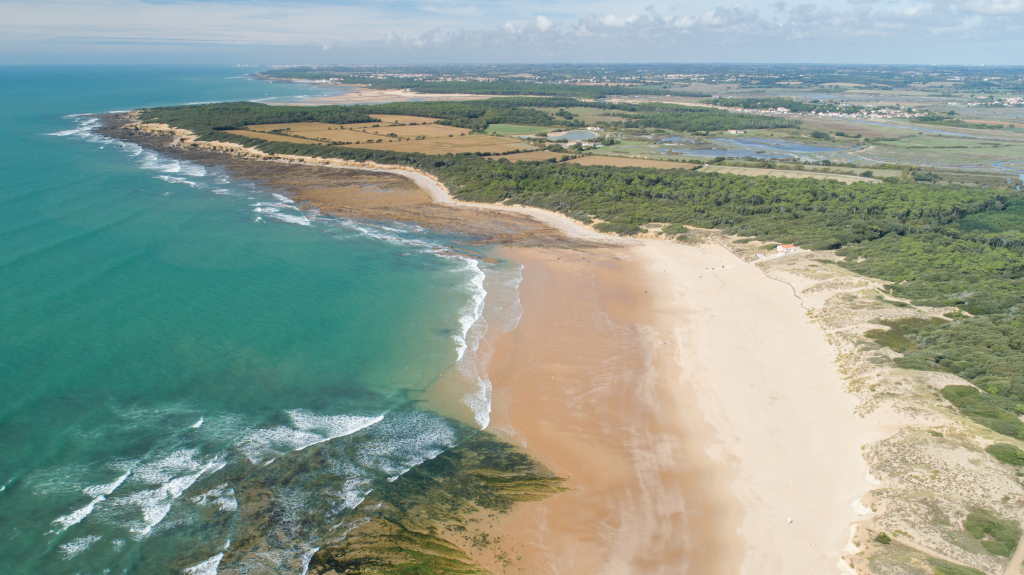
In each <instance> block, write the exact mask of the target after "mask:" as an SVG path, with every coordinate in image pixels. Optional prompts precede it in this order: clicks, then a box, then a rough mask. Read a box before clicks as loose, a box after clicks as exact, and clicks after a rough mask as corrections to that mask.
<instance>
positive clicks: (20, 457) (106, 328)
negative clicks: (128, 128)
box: [0, 67, 519, 574]
mask: <svg viewBox="0 0 1024 575" xmlns="http://www.w3.org/2000/svg"><path fill="white" fill-rule="evenodd" d="M324 90H325V88H323V87H313V86H308V85H301V84H270V83H265V82H261V81H258V80H253V79H250V78H248V77H246V76H245V75H244V74H240V73H239V71H238V70H234V69H180V68H131V67H124V68H5V69H0V99H2V105H0V114H2V120H0V167H2V168H0V174H2V178H3V179H2V182H0V398H2V402H0V438H2V439H0V442H2V443H0V445H2V450H0V571H2V572H3V573H10V574H19V573H33V574H50V573H55V574H56V573H68V574H71V573H81V574H92V573H96V574H99V573H164V572H166V573H192V574H211V573H216V572H217V571H218V569H224V568H225V567H226V563H225V562H226V561H228V559H225V558H226V557H229V556H230V557H234V564H233V565H232V566H231V569H232V570H242V569H245V568H252V569H254V571H253V572H281V573H295V572H301V569H302V565H303V563H304V562H308V560H309V557H310V556H311V555H312V553H313V551H314V550H315V548H316V546H317V537H318V533H320V532H321V531H322V529H326V528H327V527H334V528H336V527H337V526H338V525H339V524H343V522H344V521H345V513H346V511H347V510H350V509H352V508H354V507H355V506H356V505H358V503H359V502H360V501H361V500H362V499H363V498H364V497H365V496H366V494H367V493H368V491H369V490H370V489H372V484H373V482H374V481H380V480H381V479H382V478H383V479H385V480H393V479H394V478H395V477H398V476H400V475H401V474H403V473H404V472H406V471H407V470H408V469H410V468H411V467H413V466H415V465H418V464H419V463H421V462H423V461H425V460H426V459H429V458H431V457H434V456H436V455H437V454H438V453H441V452H442V451H443V450H445V449H447V448H449V447H451V446H452V445H454V444H455V443H456V442H457V441H458V439H459V428H458V426H456V425H455V424H454V422H453V421H451V420H449V419H446V418H444V417H441V416H439V415H437V414H435V413H432V412H430V411H427V410H425V409H423V408H421V407H419V404H418V403H417V401H416V399H417V398H418V397H420V396H421V394H422V392H423V391H424V390H426V389H428V388H429V387H430V386H431V385H432V384H433V383H434V382H435V381H437V379H438V378H439V377H441V376H442V375H443V374H445V373H449V372H451V371H452V370H453V369H457V371H459V372H460V373H462V374H463V375H464V376H465V377H467V378H468V379H469V380H472V381H473V382H475V383H473V385H472V386H471V387H470V388H469V390H468V391H467V394H466V396H465V398H463V399H464V401H465V402H466V404H467V405H470V406H471V407H472V409H473V414H474V419H475V423H474V422H468V423H470V424H475V425H476V426H478V427H485V426H486V425H487V422H488V417H489V395H490V389H489V383H488V382H487V381H486V379H484V378H483V377H482V376H481V375H480V374H479V369H478V368H477V367H475V364H474V363H473V361H471V360H472V353H473V351H474V350H475V348H476V346H477V345H478V343H479V340H480V337H482V332H483V330H484V329H485V328H486V325H485V322H484V321H482V319H481V318H482V317H483V314H484V308H485V301H486V300H487V298H488V290H490V291H491V292H492V297H493V293H494V292H495V291H500V288H501V286H507V287H510V288H511V289H512V290H513V291H514V286H515V283H516V282H517V281H518V277H519V276H518V269H516V268H515V266H511V265H509V264H492V263H486V262H485V261H484V260H482V259H473V258H468V257H464V256H460V255H453V254H454V253H455V252H453V251H452V250H450V249H448V247H449V246H450V245H451V244H452V243H453V242H458V241H459V239H458V238H455V237H445V236H438V235H436V234H430V233H428V232H426V231H425V230H422V229H420V228H417V227H415V226H409V225H399V224H390V223H380V222H377V223H370V222H356V221H350V220H343V219H338V218H333V217H328V216H325V215H323V214H320V213H318V212H316V211H315V210H310V209H305V208H303V207H301V206H298V205H296V204H295V203H294V202H292V201H291V200H290V199H289V198H287V197H285V196H283V195H280V194H278V193H277V192H276V191H275V190H270V189H264V188H261V187H260V186H258V185H255V184H253V183H251V182H247V181H244V180H240V179H236V178H235V177H233V176H232V175H230V174H228V173H226V172H224V171H223V170H220V169H218V168H217V167H215V166H203V165H199V164H196V163H192V162H188V161H184V160H180V159H176V158H172V157H168V156H166V155H162V154H159V153H156V152H154V151H152V150H148V149H145V148H142V147H140V146H137V145H135V144H131V143H126V142H120V141H116V140H111V139H108V138H105V137H103V136H101V135H99V134H97V133H96V131H95V130H96V127H97V124H98V119H97V118H96V117H95V116H93V115H91V114H95V113H100V112H105V111H111V110H121V109H131V108H137V107H144V106H154V105H163V104H179V103H186V102H202V101H220V100H237V99H252V100H261V99H262V100H267V99H270V100H287V99H294V98H302V97H306V96H310V95H317V94H319V93H322V92H323V91H324ZM506 299H507V298H506ZM506 307H509V308H510V309H511V308H514V307H515V306H514V305H513V304H508V305H507V306H506ZM314 450H315V453H316V461H315V464H314V463H313V462H310V461H307V460H303V459H302V454H305V453H313V452H314ZM254 494H255V495H254ZM244 497H251V499H255V500H259V501H260V502H261V503H259V504H258V505H255V504H247V503H246V501H245V500H244ZM240 500H241V501H240ZM328 524H330V525H328ZM254 533H257V534H258V536H259V537H262V538H263V539H261V540H260V541H261V542H260V543H259V545H256V544H255V543H251V540H252V539H253V537H254ZM268 534H272V535H273V537H271V536H270V535H268ZM240 539H242V540H246V541H249V542H250V543H249V544H250V545H251V546H252V547H253V549H252V550H250V551H251V552H249V553H248V554H247V555H244V557H242V558H241V559H239V553H234V554H233V555H232V554H231V552H230V550H232V549H236V548H237V546H238V545H239V543H238V541H239V540H240ZM233 540H234V541H235V543H233V542H232V541H233ZM233 545H235V546H236V547H233Z"/></svg>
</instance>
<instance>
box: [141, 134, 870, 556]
mask: <svg viewBox="0 0 1024 575" xmlns="http://www.w3.org/2000/svg"><path fill="white" fill-rule="evenodd" d="M154 129H156V130H157V131H160V130H165V133H164V135H165V136H167V135H169V136H170V137H172V138H173V142H172V144H171V146H172V147H196V146H199V147H208V148H209V151H214V152H217V153H226V154H232V155H237V156H239V157H242V158H244V159H246V160H263V161H272V162H282V163H286V164H290V165H301V166H322V167H329V168H332V169H338V168H340V169H345V170H351V171H356V172H375V173H386V174H390V175H393V176H400V177H403V178H407V179H409V180H411V181H412V182H414V183H415V184H416V185H417V186H418V187H419V188H420V189H422V190H423V191H424V192H426V193H427V194H428V195H429V197H430V200H431V201H430V203H431V204H433V205H435V206H441V207H443V208H444V209H464V210H466V209H468V210H472V211H473V212H474V213H477V215H479V214H480V213H487V214H489V215H488V216H483V217H484V219H485V220H486V218H488V217H490V215H494V214H501V215H503V216H508V217H509V218H511V220H524V219H525V220H529V221H531V222H533V223H532V224H523V227H522V228H518V229H519V231H518V233H517V234H513V235H512V236H511V237H512V238H516V237H518V238H520V239H523V238H524V237H526V236H529V235H531V234H532V233H533V232H537V231H538V228H537V227H536V226H537V225H539V227H540V228H546V229H548V230H549V231H550V230H553V231H554V232H555V234H554V235H556V236H564V237H565V238H567V239H568V242H567V243H565V244H564V245H558V244H556V247H555V248H554V249H552V248H551V247H549V246H546V245H545V243H547V242H545V241H544V240H545V239H548V240H550V239H552V236H551V235H549V234H541V235H540V237H539V241H535V242H533V243H530V242H523V241H519V242H517V241H509V236H508V235H504V236H503V235H502V234H497V238H498V239H497V241H496V242H495V243H497V244H498V245H499V246H502V247H499V248H498V253H499V254H500V255H501V256H502V257H507V258H509V259H511V260H513V261H516V262H519V263H521V264H523V265H524V267H525V270H524V281H523V285H522V286H521V290H522V291H521V298H522V304H523V307H524V312H523V318H522V320H521V322H520V325H519V327H518V328H516V329H515V330H514V331H512V332H510V333H507V334H502V335H497V336H496V337H494V338H493V340H492V341H489V342H488V343H487V344H486V345H489V346H491V347H492V351H493V357H492V359H491V361H490V363H489V365H488V366H487V372H488V374H489V375H490V378H491V381H492V383H493V412H492V417H491V430H492V431H495V432H497V433H498V434H499V435H501V436H503V437H504V438H506V439H508V440H509V441H511V442H513V443H516V444H518V445H521V446H522V447H524V448H525V449H527V450H528V451H529V452H530V453H531V454H532V455H534V456H536V457H537V458H538V459H539V460H540V461H541V462H542V463H543V464H545V465H546V466H548V467H550V468H551V469H552V470H553V471H554V472H555V473H556V474H558V475H560V476H563V477H566V478H567V481H568V482H567V487H568V491H566V492H565V493H561V494H557V495H554V496H552V497H550V498H548V499H545V500H543V501H539V502H528V503H522V504H520V505H518V506H517V507H516V508H514V509H513V510H512V511H511V512H510V513H509V514H508V515H506V516H504V517H501V518H499V519H498V520H497V521H496V522H495V524H494V529H495V531H496V532H497V533H500V534H501V535H500V536H501V539H502V541H503V543H502V548H503V549H508V550H511V551H512V553H513V554H514V555H516V556H517V557H518V558H517V559H516V560H515V561H514V562H512V564H511V566H510V567H508V569H509V571H508V572H517V570H519V569H525V570H526V572H531V573H666V574H667V573H679V572H680V565H686V566H687V568H688V572H690V573H701V574H704V573H709V574H715V573H735V572H742V573H762V572H779V573H809V574H810V573H815V574H816V573H826V572H839V571H840V569H841V567H840V565H839V563H840V561H841V555H842V553H843V551H844V545H846V544H847V541H848V538H849V535H850V526H851V524H852V523H853V522H854V521H856V520H857V518H858V517H857V514H856V511H855V509H854V507H853V505H852V504H853V502H854V501H855V500H857V498H859V497H860V496H861V495H862V494H863V493H865V492H866V491H868V490H869V489H870V484H869V483H868V482H867V479H866V476H867V466H866V464H865V463H864V460H863V458H862V457H861V455H860V446H861V445H863V444H864V443H865V442H866V441H868V440H869V439H874V438H876V437H875V434H874V433H873V432H872V429H871V428H870V427H869V426H868V424H867V423H866V422H865V421H864V420H862V419H860V418H859V416H857V415H855V414H854V410H855V407H856V405H855V400H854V398H853V396H851V395H850V394H848V393H846V392H845V391H844V389H845V384H844V382H843V379H842V377H841V375H840V373H839V371H838V368H837V366H836V358H835V353H834V351H833V350H832V349H831V347H830V346H829V344H828V342H827V340H826V338H825V334H824V333H823V332H822V331H821V329H820V328H818V327H817V326H816V325H814V324H813V323H812V322H811V321H810V320H809V319H808V318H807V316H806V313H805V311H804V309H803V308H802V307H801V305H800V302H799V300H798V298H797V297H795V295H794V293H793V292H792V291H791V290H790V289H789V288H788V287H787V286H785V285H783V284H781V283H779V282H778V281H776V280H774V279H772V278H770V277H769V276H767V275H766V274H765V273H763V271H762V270H760V269H759V268H758V267H757V266H756V265H754V264H751V263H747V262H744V261H743V260H741V259H740V258H739V257H737V256H736V255H734V254H732V253H731V252H729V251H728V250H727V249H725V248H724V247H722V246H720V245H717V244H714V243H705V244H702V245H698V246H693V245H683V244H678V243H674V242H669V241H667V240H660V239H649V238H644V239H622V238H618V237H615V236H608V235H605V234H601V233H599V232H597V231H596V230H594V229H592V228H590V227H588V226H585V225H583V224H581V223H579V222H576V221H574V220H571V219H570V218H568V217H566V216H563V215H561V214H557V213H554V212H548V211H546V210H540V209H537V208H530V207H524V206H509V205H494V204H476V203H470V202H461V201H458V200H456V199H454V198H453V197H452V196H451V195H450V194H449V193H448V190H447V189H446V188H445V187H444V185H443V184H442V183H441V182H440V181H438V180H437V179H436V178H434V177H433V176H431V175H429V174H426V173H424V172H420V171H418V170H414V169H410V168H406V167H403V166H389V165H378V164H357V163H355V162H348V161H344V160H334V159H332V160H326V159H325V160H321V159H318V158H305V157H299V156H295V157H289V156H284V157H282V156H276V157H274V158H269V157H267V155H266V154H263V153H262V152H259V151H258V150H253V149H248V148H243V147H242V146H238V145H235V144H223V143H216V144H215V143H209V142H196V141H195V140H194V138H192V139H190V138H189V135H188V134H187V133H184V134H183V133H182V132H183V131H180V130H173V129H171V128H166V129H165V128H159V127H157V128H154ZM306 200H307V201H309V202H310V203H313V204H314V205H323V200H320V201H319V202H318V201H317V200H316V199H315V198H306ZM412 207H413V209H414V210H419V209H422V208H424V207H425V205H424V204H422V203H419V202H414V203H413V204H412ZM447 222H448V225H455V224H457V222H458V218H448V220H447ZM491 225H493V222H491V221H485V222H484V223H483V224H482V226H483V228H486V227H488V226H491ZM517 225H518V224H517ZM535 239H536V238H535ZM595 382H600V384H599V385H595ZM538 526H540V527H538ZM567 549H568V550H572V552H567V551H566V550H567ZM481 561H482V562H485V563H486V561H487V558H486V557H481ZM490 567H491V568H492V569H493V570H494V571H495V572H503V569H504V568H505V566H504V565H503V564H502V562H501V561H498V560H495V561H493V562H492V563H491V564H490Z"/></svg>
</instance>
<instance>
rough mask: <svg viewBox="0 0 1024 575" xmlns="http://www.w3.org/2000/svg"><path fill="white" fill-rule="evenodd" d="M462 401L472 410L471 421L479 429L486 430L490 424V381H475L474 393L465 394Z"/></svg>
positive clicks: (482, 379)
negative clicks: (474, 422)
mask: <svg viewBox="0 0 1024 575" xmlns="http://www.w3.org/2000/svg"><path fill="white" fill-rule="evenodd" d="M462 401H463V402H464V403H465V404H466V405H468V406H469V408H470V409H471V410H473V420H474V421H476V424H477V425H479V426H480V429H487V426H489V425H490V424H491V380H489V379H487V378H484V377H481V378H479V379H477V388H476V391H474V392H471V393H467V394H466V395H465V396H463V398H462Z"/></svg>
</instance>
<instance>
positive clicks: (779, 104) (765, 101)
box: [706, 97, 864, 114]
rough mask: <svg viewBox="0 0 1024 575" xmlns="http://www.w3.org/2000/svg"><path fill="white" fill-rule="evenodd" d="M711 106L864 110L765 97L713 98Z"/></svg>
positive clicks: (811, 110)
mask: <svg viewBox="0 0 1024 575" xmlns="http://www.w3.org/2000/svg"><path fill="white" fill-rule="evenodd" d="M706 102H707V103H709V104H716V105H719V106H726V107H729V108H745V109H747V110H774V109H776V108H782V109H785V110H789V111H790V112H822V113H831V112H842V113H844V114H852V113H854V112H859V111H861V110H863V109H864V107H863V106H857V105H854V104H845V103H843V102H836V101H832V100H829V101H824V100H811V101H804V100H795V99H793V98H781V97H765V98H712V99H709V100H706Z"/></svg>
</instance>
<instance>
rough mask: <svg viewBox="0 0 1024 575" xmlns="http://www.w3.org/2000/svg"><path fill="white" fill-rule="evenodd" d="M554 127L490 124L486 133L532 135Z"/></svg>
mask: <svg viewBox="0 0 1024 575" xmlns="http://www.w3.org/2000/svg"><path fill="white" fill-rule="evenodd" d="M554 129H555V128H554V127H552V126H530V125H525V124H491V125H490V126H487V133H488V134H494V135H495V136H534V135H537V134H547V133H548V132H550V131H551V130H554Z"/></svg>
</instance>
